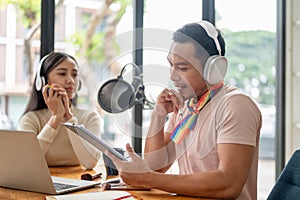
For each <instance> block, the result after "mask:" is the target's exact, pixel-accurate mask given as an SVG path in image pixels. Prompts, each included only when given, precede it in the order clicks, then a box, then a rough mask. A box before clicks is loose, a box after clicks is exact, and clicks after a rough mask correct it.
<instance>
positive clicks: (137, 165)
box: [106, 144, 153, 187]
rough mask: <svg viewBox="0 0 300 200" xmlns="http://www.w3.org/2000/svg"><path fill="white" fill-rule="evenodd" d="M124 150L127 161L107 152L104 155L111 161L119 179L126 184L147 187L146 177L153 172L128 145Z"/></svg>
mask: <svg viewBox="0 0 300 200" xmlns="http://www.w3.org/2000/svg"><path fill="white" fill-rule="evenodd" d="M126 150H127V152H128V154H129V158H130V159H129V161H122V160H120V159H119V158H117V157H116V156H114V155H113V154H111V153H109V152H106V154H107V155H108V156H109V157H110V158H111V159H112V160H113V162H114V163H115V165H116V167H117V169H118V171H119V174H120V177H121V178H122V180H123V181H124V182H125V183H126V184H128V185H133V186H144V187H149V185H148V180H149V179H148V176H149V174H150V173H151V172H153V171H152V170H151V169H150V168H149V167H148V166H147V164H146V163H145V161H144V160H143V159H142V158H141V157H140V156H139V155H137V154H136V153H135V152H134V150H133V149H132V147H131V146H130V145H129V144H126Z"/></svg>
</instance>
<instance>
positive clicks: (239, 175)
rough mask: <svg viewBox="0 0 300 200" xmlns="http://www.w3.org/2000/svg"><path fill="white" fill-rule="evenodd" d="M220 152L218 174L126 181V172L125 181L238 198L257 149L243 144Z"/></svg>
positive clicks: (156, 175)
mask: <svg viewBox="0 0 300 200" xmlns="http://www.w3.org/2000/svg"><path fill="white" fill-rule="evenodd" d="M217 148H218V155H219V158H220V163H219V167H218V170H215V171H208V172H203V173H195V174H189V175H171V174H161V173H157V172H149V173H148V174H139V175H137V176H143V177H144V178H143V179H138V177H131V178H130V180H127V179H126V178H127V177H128V176H127V175H126V172H122V178H123V180H124V181H125V182H128V183H129V184H133V185H144V186H146V187H150V188H156V189H161V190H165V191H168V192H174V193H177V194H182V195H190V196H201V197H214V198H222V199H234V198H237V197H238V196H239V194H240V192H241V190H242V188H243V186H244V184H245V182H246V180H247V177H248V173H249V171H250V168H251V165H252V160H253V156H254V151H255V148H254V147H253V146H250V145H241V144H218V147H217ZM131 175H132V174H131ZM125 177H126V178H125ZM134 180H135V181H134ZM141 180H143V183H141V182H140V181H141Z"/></svg>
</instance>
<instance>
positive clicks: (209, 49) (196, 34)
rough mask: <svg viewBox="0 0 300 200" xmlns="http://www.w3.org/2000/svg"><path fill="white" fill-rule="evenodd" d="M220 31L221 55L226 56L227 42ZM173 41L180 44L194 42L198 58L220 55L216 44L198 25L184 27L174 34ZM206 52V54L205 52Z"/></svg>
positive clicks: (191, 24)
mask: <svg viewBox="0 0 300 200" xmlns="http://www.w3.org/2000/svg"><path fill="white" fill-rule="evenodd" d="M217 31H218V41H219V43H220V46H221V55H222V56H224V55H225V41H224V38H223V36H222V34H221V32H220V31H219V30H217ZM173 41H174V42H179V43H186V42H192V43H193V44H194V46H195V48H196V54H197V55H195V56H196V57H197V58H200V59H201V58H202V59H203V57H206V59H207V58H208V57H207V56H204V55H203V54H206V55H207V54H209V56H212V55H219V52H218V49H217V47H216V44H215V42H214V40H213V39H212V38H211V37H210V36H208V34H207V32H206V30H205V29H204V28H203V27H202V26H201V25H200V24H198V23H189V24H186V25H184V26H183V27H181V28H179V29H178V30H177V31H176V32H175V33H174V34H173ZM195 42H196V43H197V44H196V43H195ZM204 50H205V51H206V52H204Z"/></svg>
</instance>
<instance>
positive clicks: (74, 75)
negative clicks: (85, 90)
mask: <svg viewBox="0 0 300 200" xmlns="http://www.w3.org/2000/svg"><path fill="white" fill-rule="evenodd" d="M78 73H79V71H78V66H77V65H76V63H75V61H74V60H72V59H71V58H69V57H68V58H66V59H65V60H64V61H63V62H61V63H60V64H59V65H57V66H56V67H55V68H54V69H53V70H52V71H51V72H49V74H48V84H49V85H51V84H53V83H55V84H59V85H60V86H61V87H63V88H64V89H65V90H66V92H67V94H68V97H69V99H72V98H74V97H75V95H76V93H77V90H78V85H79V76H78Z"/></svg>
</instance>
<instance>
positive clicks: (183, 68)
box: [178, 65, 187, 71]
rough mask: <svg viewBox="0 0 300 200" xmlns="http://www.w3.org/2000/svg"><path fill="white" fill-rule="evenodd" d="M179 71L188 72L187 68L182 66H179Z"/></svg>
mask: <svg viewBox="0 0 300 200" xmlns="http://www.w3.org/2000/svg"><path fill="white" fill-rule="evenodd" d="M178 69H179V70H180V71H186V70H187V68H186V67H184V66H181V65H179V66H178Z"/></svg>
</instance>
